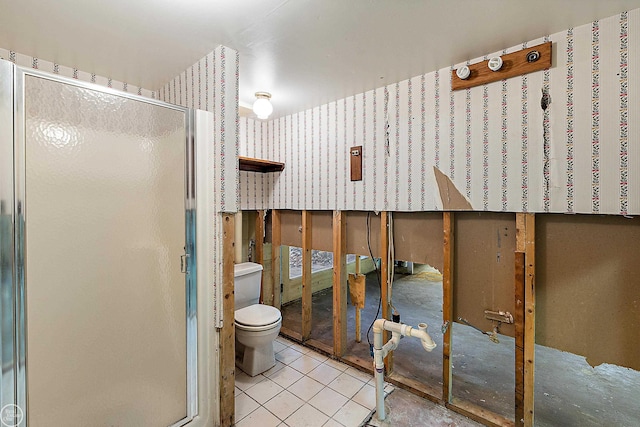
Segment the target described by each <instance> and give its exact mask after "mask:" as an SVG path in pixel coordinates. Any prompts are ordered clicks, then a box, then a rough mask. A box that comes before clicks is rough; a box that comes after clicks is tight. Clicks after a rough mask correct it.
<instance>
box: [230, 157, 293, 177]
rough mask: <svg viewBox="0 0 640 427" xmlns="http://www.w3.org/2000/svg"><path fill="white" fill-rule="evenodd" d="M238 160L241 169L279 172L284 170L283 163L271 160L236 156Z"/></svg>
mask: <svg viewBox="0 0 640 427" xmlns="http://www.w3.org/2000/svg"><path fill="white" fill-rule="evenodd" d="M238 161H239V163H240V170H241V171H247V172H261V173H267V172H281V171H283V170H284V163H280V162H273V161H271V160H263V159H254V158H252V157H242V156H238Z"/></svg>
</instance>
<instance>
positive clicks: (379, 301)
mask: <svg viewBox="0 0 640 427" xmlns="http://www.w3.org/2000/svg"><path fill="white" fill-rule="evenodd" d="M369 215H371V212H367V248H369V255H370V256H371V261H373V268H374V269H375V270H376V278H377V279H378V289H379V298H378V310H377V311H376V315H375V316H374V318H373V321H372V322H371V325H369V329H367V342H368V343H369V347H371V345H372V344H371V338H369V333H371V328H373V324H374V323H375V321H376V319H377V318H378V316H379V315H380V307H382V281H381V278H380V270H378V263H376V260H375V258H374V257H373V251H372V250H371V225H370V223H369Z"/></svg>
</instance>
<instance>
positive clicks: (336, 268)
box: [333, 211, 347, 357]
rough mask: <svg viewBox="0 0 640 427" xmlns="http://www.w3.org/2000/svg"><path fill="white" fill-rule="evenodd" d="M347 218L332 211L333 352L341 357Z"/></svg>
mask: <svg viewBox="0 0 640 427" xmlns="http://www.w3.org/2000/svg"><path fill="white" fill-rule="evenodd" d="M346 227H347V218H346V213H344V212H342V211H334V212H333V353H334V354H335V355H336V356H338V357H342V356H343V355H344V353H345V351H346V349H347V261H346V260H347V258H346V256H347V254H346V251H347V240H346V236H347V233H346Z"/></svg>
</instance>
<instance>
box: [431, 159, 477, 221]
mask: <svg viewBox="0 0 640 427" xmlns="http://www.w3.org/2000/svg"><path fill="white" fill-rule="evenodd" d="M433 173H434V174H435V176H436V182H437V183H438V189H439V190H440V199H441V200H442V209H443V210H445V211H470V210H473V207H472V206H471V203H469V201H468V200H467V198H466V197H464V196H463V195H462V193H460V191H459V190H458V189H457V188H456V185H455V184H454V183H453V182H452V181H451V179H450V178H449V177H448V176H447V175H445V174H443V173H442V171H440V169H438V168H437V167H435V166H434V167H433Z"/></svg>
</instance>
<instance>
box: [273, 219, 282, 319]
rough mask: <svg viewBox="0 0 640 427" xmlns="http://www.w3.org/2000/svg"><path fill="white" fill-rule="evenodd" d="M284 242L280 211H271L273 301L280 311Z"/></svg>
mask: <svg viewBox="0 0 640 427" xmlns="http://www.w3.org/2000/svg"><path fill="white" fill-rule="evenodd" d="M281 242H282V234H281V229H280V211H278V210H276V209H274V210H273V211H271V285H272V286H273V295H272V296H271V299H272V301H273V306H274V307H275V308H277V309H280V304H281V301H282V298H281V297H280V286H281V284H282V281H281V279H280V245H281Z"/></svg>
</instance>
